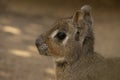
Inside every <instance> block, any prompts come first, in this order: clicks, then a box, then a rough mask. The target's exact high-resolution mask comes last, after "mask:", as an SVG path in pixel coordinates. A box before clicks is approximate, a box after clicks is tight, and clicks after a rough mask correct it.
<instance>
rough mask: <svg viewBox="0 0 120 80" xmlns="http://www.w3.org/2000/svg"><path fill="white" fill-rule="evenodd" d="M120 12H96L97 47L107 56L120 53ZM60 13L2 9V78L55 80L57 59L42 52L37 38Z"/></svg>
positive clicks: (0, 22) (0, 34)
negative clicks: (14, 11)
mask: <svg viewBox="0 0 120 80" xmlns="http://www.w3.org/2000/svg"><path fill="white" fill-rule="evenodd" d="M66 12H67V11H66ZM66 14H67V13H65V15H66ZM69 14H71V15H72V13H69ZM119 14H120V12H116V11H113V12H111V11H109V12H108V11H103V12H97V11H94V13H93V17H94V27H93V28H94V33H95V38H96V41H95V51H97V52H99V53H100V54H102V55H103V56H105V57H120V15H119ZM53 15H54V14H53ZM59 15H60V14H59ZM62 15H63V14H62ZM58 17H61V16H58ZM58 17H56V15H55V16H49V14H48V15H39V16H26V15H23V14H17V13H12V12H4V13H0V80H54V76H55V69H54V62H53V60H52V58H49V57H44V56H40V55H39V53H38V51H37V49H36V47H35V39H36V38H37V37H38V35H39V34H41V33H42V32H45V31H46V30H48V29H49V28H50V25H52V24H53V22H54V21H55V20H56V19H57V18H58Z"/></svg>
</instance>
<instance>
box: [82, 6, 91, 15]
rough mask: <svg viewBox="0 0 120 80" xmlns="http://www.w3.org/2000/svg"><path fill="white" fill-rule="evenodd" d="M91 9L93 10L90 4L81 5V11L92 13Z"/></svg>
mask: <svg viewBox="0 0 120 80" xmlns="http://www.w3.org/2000/svg"><path fill="white" fill-rule="evenodd" d="M90 11H91V6H89V5H84V6H82V7H81V12H83V13H85V14H86V13H90Z"/></svg>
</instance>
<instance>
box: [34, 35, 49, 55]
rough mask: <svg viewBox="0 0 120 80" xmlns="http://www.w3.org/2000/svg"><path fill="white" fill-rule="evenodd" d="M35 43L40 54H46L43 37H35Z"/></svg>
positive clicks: (46, 48)
mask: <svg viewBox="0 0 120 80" xmlns="http://www.w3.org/2000/svg"><path fill="white" fill-rule="evenodd" d="M35 45H36V47H37V49H38V51H39V53H40V54H41V55H48V54H47V53H48V46H47V44H46V43H45V42H44V40H43V37H42V36H40V37H39V38H38V39H36V42H35Z"/></svg>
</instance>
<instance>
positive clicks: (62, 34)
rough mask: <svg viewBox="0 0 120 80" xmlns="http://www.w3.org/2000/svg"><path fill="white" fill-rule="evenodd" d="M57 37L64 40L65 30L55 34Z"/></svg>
mask: <svg viewBox="0 0 120 80" xmlns="http://www.w3.org/2000/svg"><path fill="white" fill-rule="evenodd" d="M55 38H57V39H59V40H64V39H65V38H66V33H65V32H62V31H61V32H58V33H57V34H56V36H55Z"/></svg>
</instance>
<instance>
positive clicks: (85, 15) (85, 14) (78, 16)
mask: <svg viewBox="0 0 120 80" xmlns="http://www.w3.org/2000/svg"><path fill="white" fill-rule="evenodd" d="M81 20H83V21H85V23H86V24H89V25H92V19H91V7H90V6H89V5H84V6H82V7H81V9H80V10H77V11H75V13H74V15H73V23H74V24H79V22H80V21H81Z"/></svg>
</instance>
